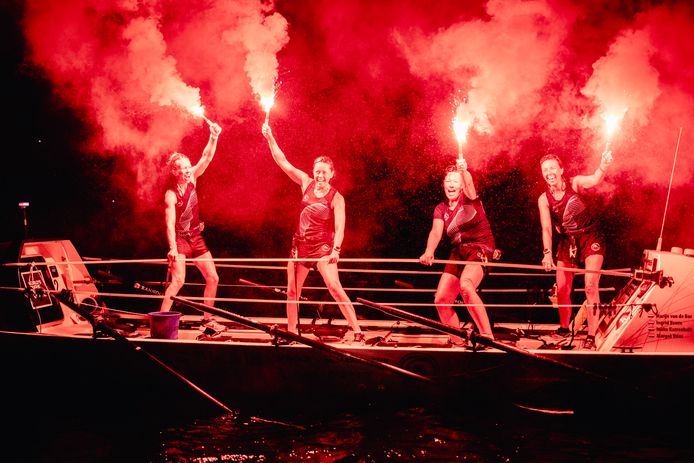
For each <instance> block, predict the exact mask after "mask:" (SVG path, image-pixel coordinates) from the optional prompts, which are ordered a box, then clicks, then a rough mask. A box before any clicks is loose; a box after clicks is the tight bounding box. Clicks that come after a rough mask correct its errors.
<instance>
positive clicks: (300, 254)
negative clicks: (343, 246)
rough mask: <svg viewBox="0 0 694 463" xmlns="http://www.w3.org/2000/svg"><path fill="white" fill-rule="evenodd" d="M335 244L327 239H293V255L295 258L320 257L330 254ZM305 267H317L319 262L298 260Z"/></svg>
mask: <svg viewBox="0 0 694 463" xmlns="http://www.w3.org/2000/svg"><path fill="white" fill-rule="evenodd" d="M332 250H333V244H332V242H331V243H327V242H325V241H315V242H310V241H300V240H297V239H294V240H292V251H291V257H292V258H293V259H302V258H307V259H320V258H321V257H325V256H329V255H330V254H331V253H332ZM298 263H299V264H301V265H303V266H304V267H308V268H312V269H315V268H317V265H316V264H317V262H313V261H306V262H298Z"/></svg>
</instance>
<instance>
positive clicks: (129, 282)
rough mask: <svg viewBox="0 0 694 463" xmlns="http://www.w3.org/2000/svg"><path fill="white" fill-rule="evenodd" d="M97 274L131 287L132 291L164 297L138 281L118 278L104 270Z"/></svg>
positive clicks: (159, 292)
mask: <svg viewBox="0 0 694 463" xmlns="http://www.w3.org/2000/svg"><path fill="white" fill-rule="evenodd" d="M97 274H99V275H100V276H103V277H106V278H110V279H112V280H115V281H117V282H118V283H121V284H127V285H128V286H132V287H133V288H134V289H138V290H140V291H144V292H145V293H150V294H154V295H155V296H163V295H164V293H162V292H161V291H158V290H156V289H154V288H150V287H149V286H145V285H143V284H142V283H140V282H139V281H134V280H126V279H125V278H123V277H119V276H117V275H114V274H113V273H111V272H107V271H105V270H97Z"/></svg>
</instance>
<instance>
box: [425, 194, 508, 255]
mask: <svg viewBox="0 0 694 463" xmlns="http://www.w3.org/2000/svg"><path fill="white" fill-rule="evenodd" d="M434 219H441V220H443V227H444V230H445V231H446V236H447V237H448V240H449V241H450V243H451V245H454V246H457V245H460V244H482V245H485V246H488V247H489V248H491V249H494V248H495V247H496V246H495V243H494V235H492V228H491V226H490V225H489V221H488V220H487V214H486V213H485V212H484V207H483V206H482V201H480V199H479V198H477V199H473V200H470V199H468V198H467V197H465V196H463V198H461V200H460V201H458V204H457V205H456V206H455V208H454V209H453V210H451V209H449V208H448V204H446V203H445V202H442V203H439V204H438V205H437V206H436V209H434Z"/></svg>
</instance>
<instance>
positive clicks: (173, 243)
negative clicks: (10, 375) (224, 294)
mask: <svg viewBox="0 0 694 463" xmlns="http://www.w3.org/2000/svg"><path fill="white" fill-rule="evenodd" d="M209 127H210V139H209V141H208V142H207V145H206V146H205V148H204V149H203V151H202V156H201V157H200V160H199V161H198V162H197V163H196V164H195V165H194V166H193V165H192V164H191V162H190V159H189V158H188V156H186V155H185V154H182V153H173V154H172V155H171V156H170V157H169V161H168V166H169V169H170V173H171V182H170V184H169V186H168V187H167V189H166V193H165V194H164V203H165V209H164V217H165V220H166V239H167V241H168V242H169V252H168V255H167V257H168V261H169V269H170V271H171V283H170V284H169V286H167V288H166V292H165V293H164V299H163V300H162V303H161V308H160V309H159V310H161V311H162V312H165V311H168V310H171V306H172V304H173V301H172V300H171V296H175V295H177V294H178V292H179V291H180V290H181V288H182V287H183V284H184V283H185V280H186V258H189V259H200V260H195V266H196V267H197V268H198V269H199V270H200V272H201V273H202V276H203V277H204V278H205V291H204V303H205V304H207V305H210V306H211V305H213V304H214V298H215V296H216V294H217V285H218V283H219V276H218V275H217V269H216V267H215V265H214V261H213V260H212V254H211V253H210V250H209V249H208V248H207V244H206V243H205V240H204V239H203V237H202V230H203V228H204V224H203V222H202V221H201V220H200V217H199V211H198V209H199V207H198V194H197V191H196V189H195V188H196V186H197V181H198V178H199V177H200V176H201V175H202V174H203V173H204V172H205V171H206V170H207V167H208V166H209V165H210V163H211V162H212V159H213V158H214V154H215V151H216V150H217V139H218V138H219V134H220V133H221V132H222V128H221V127H220V126H219V125H217V124H209ZM204 321H205V324H204V325H203V329H207V332H208V333H209V334H218V333H219V332H221V331H223V330H224V329H225V328H226V327H225V326H224V325H222V324H221V323H219V322H217V321H216V320H214V319H213V318H212V316H211V315H210V314H209V313H207V312H205V313H204Z"/></svg>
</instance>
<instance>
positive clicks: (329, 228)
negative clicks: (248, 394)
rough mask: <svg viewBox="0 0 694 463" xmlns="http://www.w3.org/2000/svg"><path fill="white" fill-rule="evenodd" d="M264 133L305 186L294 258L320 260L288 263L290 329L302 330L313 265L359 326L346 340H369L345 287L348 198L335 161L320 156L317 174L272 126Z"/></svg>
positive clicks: (278, 160) (291, 173)
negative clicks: (293, 157)
mask: <svg viewBox="0 0 694 463" xmlns="http://www.w3.org/2000/svg"><path fill="white" fill-rule="evenodd" d="M263 136H264V137H265V138H266V139H267V142H268V145H269V146H270V152H271V153H272V158H273V159H274V160H275V162H276V163H277V165H278V166H280V168H281V169H282V171H284V173H285V174H287V176H288V177H289V178H290V179H292V180H293V181H294V182H295V183H297V184H299V186H300V187H301V193H302V195H303V196H302V200H301V214H300V216H299V224H298V227H297V230H296V232H295V233H294V237H293V239H292V250H291V257H292V258H294V259H302V258H306V259H319V260H318V261H306V262H301V261H298V262H295V261H290V262H289V263H288V264H287V329H288V330H289V331H291V332H293V333H298V332H299V326H298V323H299V308H298V305H297V302H296V301H298V300H299V298H300V297H301V290H302V288H303V285H304V281H305V280H306V277H307V276H308V272H309V270H311V269H312V268H316V269H318V271H319V272H320V274H321V276H322V277H323V281H324V282H325V285H326V286H327V288H328V291H329V292H330V295H331V296H332V297H333V298H334V299H335V301H336V302H337V303H338V306H339V307H340V311H341V312H342V315H343V316H344V317H345V319H346V320H347V323H349V326H350V327H351V328H352V330H353V336H352V338H351V339H349V338H348V337H347V336H345V341H346V342H355V343H363V342H364V334H363V333H362V331H361V328H360V327H359V324H358V323H357V315H356V312H355V310H354V306H353V305H352V302H351V301H350V299H349V297H348V296H347V293H345V290H344V289H343V288H342V284H341V283H340V276H339V274H338V270H337V262H338V261H339V259H340V249H341V246H342V242H343V239H344V235H345V198H344V197H343V196H342V195H341V194H340V193H339V192H338V191H337V190H336V189H335V188H333V187H332V186H331V185H330V181H331V180H332V178H333V177H334V176H335V168H334V165H333V161H332V160H331V159H330V158H329V157H327V156H319V157H317V158H316V159H315V160H314V161H313V172H312V173H313V177H311V176H309V175H308V174H307V173H306V172H304V171H302V170H300V169H297V168H296V167H294V166H293V165H292V164H291V163H290V162H289V161H288V160H287V157H286V156H285V154H284V153H283V152H282V150H281V149H280V147H279V145H278V144H277V141H276V140H275V137H274V136H273V134H272V130H271V129H270V125H269V124H268V123H267V122H265V124H263Z"/></svg>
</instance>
